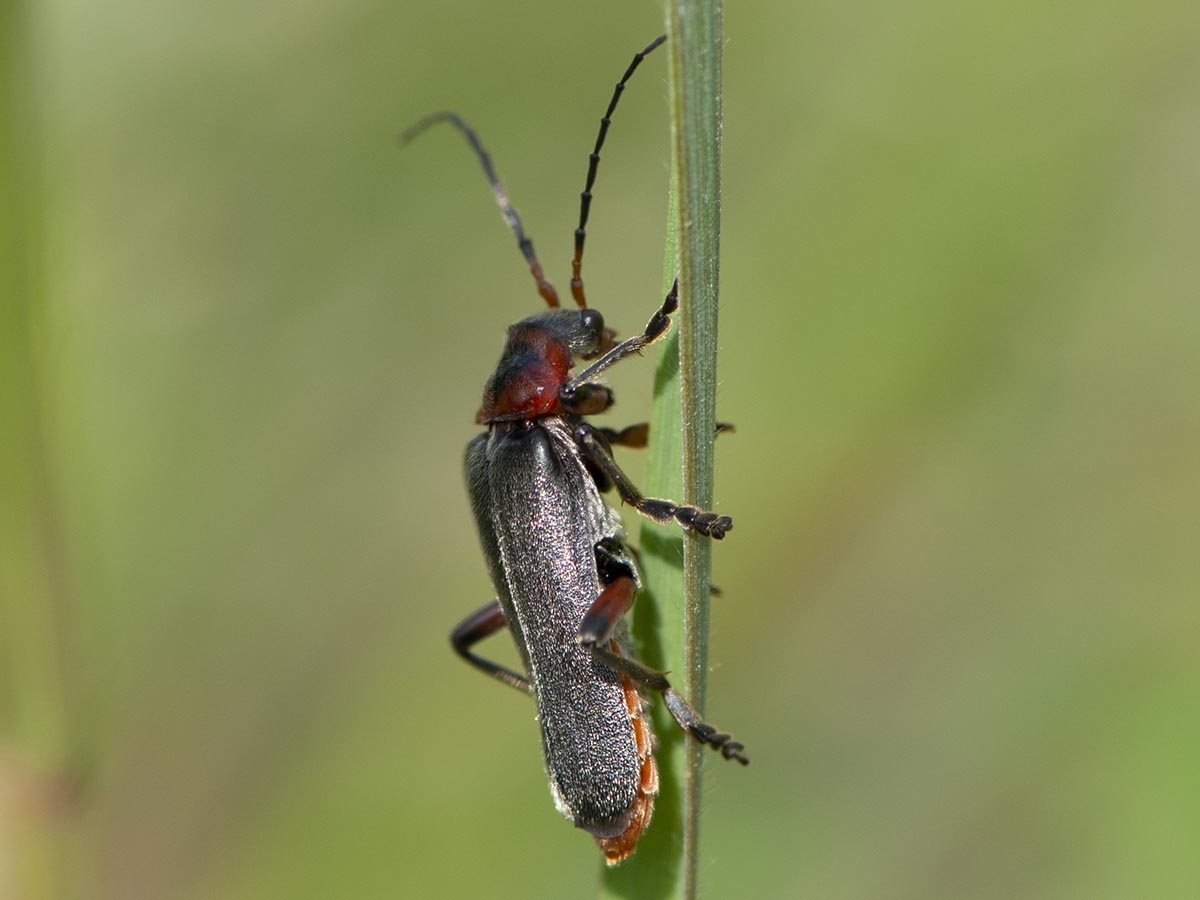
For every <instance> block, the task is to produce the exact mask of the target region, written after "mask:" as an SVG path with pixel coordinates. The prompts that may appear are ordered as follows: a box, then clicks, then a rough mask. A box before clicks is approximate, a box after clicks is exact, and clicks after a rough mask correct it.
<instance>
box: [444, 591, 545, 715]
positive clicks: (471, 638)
mask: <svg viewBox="0 0 1200 900" xmlns="http://www.w3.org/2000/svg"><path fill="white" fill-rule="evenodd" d="M507 627H508V621H507V620H506V619H505V618H504V611H503V610H502V609H501V608H500V601H499V600H492V601H491V602H490V603H485V604H484V605H483V606H481V607H479V609H477V610H475V612H473V613H471V614H470V615H469V616H467V617H466V618H465V619H463V620H462V621H461V622H459V623H458V624H457V625H456V626H454V630H453V631H452V632H450V646H452V647H453V648H454V652H455V653H457V654H458V655H459V656H461V657H462V658H463V659H465V660H466V661H467V662H469V663H470V664H471V665H473V666H474V667H475V668H477V669H479V670H480V671H481V672H484V673H486V674H488V675H491V676H492V677H493V678H495V679H497V680H499V681H502V682H504V683H505V684H507V685H509V686H510V687H514V688H516V689H517V690H518V691H524V692H525V693H526V694H532V693H533V688H532V687H531V686H530V684H529V679H528V678H526V677H525V676H524V675H518V674H517V673H516V672H514V671H513V670H512V669H509V668H507V667H505V666H502V665H500V664H499V663H494V662H492V661H491V660H490V659H484V658H483V657H482V656H476V655H475V654H474V653H472V652H471V648H472V647H473V646H475V644H477V643H479V642H480V641H482V640H483V639H484V638H485V637H489V636H490V635H493V634H495V633H496V632H497V631H499V630H500V629H502V628H507Z"/></svg>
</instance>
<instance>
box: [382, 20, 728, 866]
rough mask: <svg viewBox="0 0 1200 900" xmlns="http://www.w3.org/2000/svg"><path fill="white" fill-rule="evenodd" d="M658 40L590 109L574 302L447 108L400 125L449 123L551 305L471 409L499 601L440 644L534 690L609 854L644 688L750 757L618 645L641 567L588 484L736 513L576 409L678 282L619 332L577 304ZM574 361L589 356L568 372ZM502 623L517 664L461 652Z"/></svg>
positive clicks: (701, 520) (651, 513)
mask: <svg viewBox="0 0 1200 900" xmlns="http://www.w3.org/2000/svg"><path fill="white" fill-rule="evenodd" d="M664 40H665V37H659V38H657V39H655V40H654V41H652V42H651V43H650V44H649V45H648V46H647V47H646V48H645V49H643V50H641V51H640V52H638V53H637V54H635V55H634V57H633V61H632V62H631V63H630V64H629V66H628V68H627V69H626V70H625V73H624V75H622V76H621V79H620V81H618V82H617V85H616V88H615V90H614V91H613V96H612V100H611V101H610V102H609V104H608V109H607V110H606V111H605V113H604V116H603V118H602V119H601V120H600V132H599V134H598V136H597V137H596V143H595V146H594V148H593V149H592V152H591V154H590V156H589V158H588V170H587V181H586V184H585V186H584V189H583V192H582V194H581V196H580V211H579V227H578V228H576V230H575V255H574V258H573V259H572V262H571V295H572V297H573V298H574V299H575V302H576V304H577V305H578V307H579V309H578V310H571V309H560V308H558V307H559V301H558V293H557V292H556V291H555V289H554V287H553V286H552V285H551V284H550V282H549V281H547V280H546V276H545V274H544V273H543V271H542V267H541V265H540V264H539V263H538V260H537V256H536V255H535V253H534V250H533V242H532V241H531V240H530V239H529V238H528V237H527V236H526V235H525V231H524V228H523V227H522V225H521V219H520V217H519V216H518V215H517V211H516V210H515V209H514V208H513V206H512V204H511V203H510V202H509V200H508V194H507V193H506V192H505V190H504V186H503V185H502V184H501V183H500V179H499V177H498V176H497V175H496V171H495V169H494V168H493V166H492V160H491V157H490V156H489V155H488V153H487V151H486V150H484V148H483V145H482V144H481V143H480V141H479V138H478V136H477V135H476V134H475V132H474V131H473V130H472V129H471V128H470V127H469V126H468V125H467V124H466V122H464V121H463V120H462V118H461V117H459V116H458V114H457V113H453V112H438V113H434V114H432V115H429V116H426V117H425V118H424V119H421V120H420V121H419V122H417V123H416V124H415V125H413V126H412V127H411V128H409V129H408V130H407V131H405V132H404V134H403V136H402V137H403V140H404V141H408V140H410V139H411V138H413V137H415V136H416V135H417V134H418V133H420V132H422V131H424V130H425V129H426V128H428V127H429V126H430V125H433V124H435V123H438V122H445V123H447V124H450V125H453V126H454V127H455V128H456V129H458V131H459V132H461V134H462V135H463V137H465V138H466V140H467V142H468V143H469V144H470V145H471V148H472V149H473V150H474V152H475V155H476V156H477V157H478V159H479V162H480V164H481V165H482V166H483V171H484V174H485V175H486V176H487V180H488V184H489V185H490V186H491V189H492V193H493V195H494V196H495V198H496V202H497V204H499V206H500V210H501V212H502V213H503V215H504V220H505V222H506V223H507V225H508V227H509V229H510V230H511V231H512V232H513V234H514V235H515V236H516V239H517V246H518V247H519V248H520V250H521V253H522V255H523V256H524V257H525V261H526V262H527V264H528V265H529V271H530V272H531V273H532V275H533V278H534V281H535V282H536V283H537V289H538V293H539V294H540V295H541V296H542V298H543V299H544V300H545V301H546V303H547V305H548V306H550V307H551V308H550V309H549V310H548V311H546V312H542V313H538V314H536V315H533V316H530V317H528V318H526V319H522V320H521V321H520V322H517V323H516V324H515V325H512V326H510V327H509V329H508V337H507V341H506V342H505V345H504V350H503V352H502V353H501V355H500V362H499V364H498V365H497V367H496V370H495V371H494V372H493V373H492V375H491V377H490V378H489V379H488V382H487V385H486V387H485V388H484V392H483V403H482V405H481V407H480V409H479V412H478V413H477V415H476V417H475V420H476V422H478V423H479V424H481V425H486V426H487V430H486V431H485V432H484V433H482V434H480V435H478V436H477V437H476V438H475V439H474V440H472V441H471V442H470V444H468V446H467V453H466V478H467V488H468V492H469V494H470V498H471V507H472V510H473V512H474V514H475V522H476V525H477V527H478V529H479V537H480V542H481V544H482V545H483V552H484V557H485V559H486V561H487V566H488V571H489V574H490V575H491V579H492V584H493V585H494V587H495V589H496V594H497V597H496V599H495V600H492V601H490V602H488V603H486V604H484V605H483V606H482V607H480V608H479V609H478V610H476V611H475V612H473V613H471V614H470V615H469V616H467V617H466V618H465V619H463V621H462V622H460V623H459V625H458V626H457V627H456V628H455V629H454V631H453V633H452V634H451V637H450V640H451V644H452V645H453V647H454V650H455V651H456V652H457V653H458V654H459V655H460V656H462V657H463V658H464V659H466V660H467V661H468V662H469V663H471V664H472V665H474V666H476V667H477V668H479V669H481V670H482V671H484V672H486V673H487V674H489V675H491V676H493V677H495V678H497V679H498V680H500V681H502V682H504V683H505V684H508V685H511V686H512V687H515V688H517V689H518V690H521V691H525V692H527V693H529V694H531V695H533V698H534V700H535V701H536V703H537V711H538V720H539V722H540V724H541V731H542V748H543V756H544V760H545V765H546V773H547V775H548V777H549V780H550V791H551V793H552V795H553V797H554V802H555V805H556V806H557V807H558V809H559V811H560V812H562V814H563V815H565V816H566V817H567V818H568V819H570V820H571V821H572V822H573V823H574V824H575V825H576V826H578V827H579V828H583V829H585V830H587V831H589V832H591V834H592V835H593V836H594V837H595V839H596V842H597V843H598V844H599V845H600V848H601V849H602V850H603V851H604V855H605V858H606V860H607V861H608V862H609V864H613V863H617V862H620V861H621V860H622V859H624V858H625V857H627V856H628V855H629V854H630V853H632V852H633V850H634V848H635V847H636V845H637V841H638V838H639V836H640V835H641V834H642V832H643V831H645V829H646V826H647V825H648V824H649V821H650V816H651V814H652V812H653V809H654V796H655V794H656V793H657V791H658V769H657V766H656V764H655V761H654V755H653V749H654V747H653V744H654V738H653V735H652V733H651V730H650V726H649V722H648V721H647V719H646V717H645V716H644V715H643V700H642V697H641V693H640V691H641V690H648V691H655V692H658V693H660V694H661V695H662V696H663V699H664V702H665V703H666V706H667V709H668V710H669V711H670V713H671V715H672V716H673V717H674V719H675V721H676V722H678V723H679V725H680V727H682V728H683V729H684V730H685V731H686V732H687V733H689V734H691V735H692V737H694V738H695V739H696V740H698V741H700V742H702V743H705V744H708V745H710V746H712V747H713V748H715V749H716V750H718V751H719V752H720V753H721V754H722V755H724V757H725V758H726V759H735V760H737V761H738V762H740V763H742V764H746V763H747V762H748V760H747V758H746V756H745V755H744V754H743V752H742V750H743V747H742V744H740V743H738V742H737V741H735V740H734V739H733V738H732V737H731V736H730V735H728V734H726V733H724V732H721V731H718V730H717V729H716V728H714V727H712V726H711V725H709V724H707V723H705V722H703V721H702V720H701V718H700V716H699V715H698V714H697V712H696V711H695V710H694V709H693V708H692V707H691V706H690V705H689V704H688V703H687V701H686V700H684V698H683V697H682V696H681V695H680V694H679V693H678V692H677V691H676V690H675V689H674V688H673V687H671V684H670V682H669V681H668V680H667V678H666V676H665V675H664V674H663V673H661V672H657V671H655V670H653V669H651V668H649V667H648V666H646V665H645V664H643V663H642V662H640V661H639V660H638V659H637V658H636V657H634V656H633V655H632V653H631V652H630V646H629V638H628V634H627V632H626V628H625V625H624V620H623V616H624V614H625V613H626V612H627V611H628V610H629V608H630V607H631V606H632V604H633V600H634V597H635V595H636V593H637V589H638V586H639V584H640V578H639V575H638V570H637V566H636V564H635V561H634V557H633V553H632V552H631V550H630V549H629V547H628V546H627V545H626V543H625V536H624V532H623V530H622V527H621V519H620V516H619V515H618V514H617V513H616V511H614V510H613V509H611V508H609V507H608V506H607V505H606V504H605V503H604V501H603V500H602V499H601V497H600V494H601V492H602V491H608V490H610V489H612V488H614V487H615V488H616V489H617V493H618V494H619V495H620V497H621V499H622V500H623V501H624V502H625V503H627V504H629V505H631V506H633V507H634V508H635V509H636V510H637V511H638V512H640V513H642V514H643V515H645V516H648V517H650V518H651V519H654V520H656V521H658V522H672V521H673V522H676V523H678V524H679V525H680V526H682V527H683V528H685V529H688V530H690V531H693V532H695V533H697V534H701V535H707V536H709V537H712V538H717V539H720V538H723V537H724V536H725V534H726V532H728V531H729V530H730V529H731V528H732V527H733V522H732V520H731V519H730V518H729V517H728V516H721V515H717V514H716V513H712V512H706V511H704V510H699V509H696V508H694V507H691V506H682V505H679V504H676V503H674V502H672V501H669V500H657V499H652V498H647V497H644V496H643V495H642V493H641V492H640V491H639V490H638V489H637V487H636V486H634V484H633V482H632V481H630V479H629V478H628V476H626V475H625V473H624V472H623V471H622V470H621V468H620V467H619V466H618V465H617V463H616V461H615V460H614V459H613V456H612V447H613V445H620V446H626V447H644V446H645V445H646V441H647V437H648V427H647V426H646V425H645V424H641V425H633V426H630V427H628V428H625V429H622V430H619V431H618V430H614V429H610V428H601V427H596V426H594V425H591V424H589V423H588V422H587V421H586V419H585V416H590V415H594V414H596V413H601V412H604V411H605V410H606V409H608V407H609V406H611V405H612V402H613V395H612V391H611V390H610V389H609V388H608V387H607V386H605V385H604V384H602V383H601V382H599V381H598V380H597V379H598V377H599V376H600V375H601V373H603V372H604V371H605V370H606V369H608V368H609V367H610V366H612V365H614V364H615V363H617V362H619V361H620V360H622V359H625V358H626V357H627V356H630V355H632V354H635V353H639V352H640V351H641V350H642V349H644V348H645V347H646V346H648V345H649V344H651V343H653V342H654V341H655V340H657V339H658V338H660V337H662V335H663V334H665V333H666V331H667V329H668V328H669V327H670V324H671V322H670V316H671V313H673V312H674V311H675V310H676V308H677V306H678V281H676V283H675V285H674V286H672V288H671V290H670V291H669V292H668V293H667V296H666V298H665V299H664V300H663V302H662V305H661V306H660V307H659V308H658V309H657V310H656V311H655V312H654V314H653V315H652V316H651V317H650V321H649V322H648V323H647V324H646V327H645V329H644V330H643V331H642V333H641V334H638V335H636V336H634V337H631V338H628V339H626V340H624V341H620V342H617V341H615V335H614V334H613V332H612V331H610V330H609V329H606V328H605V327H604V319H603V317H602V316H601V315H600V313H598V312H596V311H595V310H594V309H590V308H588V305H587V300H586V297H585V294H584V287H583V278H582V275H581V270H582V264H583V245H584V238H585V228H586V227H587V220H588V212H589V209H590V207H591V201H592V187H593V186H594V184H595V180H596V172H597V168H598V166H599V162H600V149H601V147H602V146H603V144H604V139H605V136H606V135H607V133H608V128H609V125H610V124H611V121H612V114H613V111H614V110H615V109H616V107H617V102H618V101H619V100H620V98H621V93H622V92H623V91H624V89H625V85H626V83H627V82H628V81H629V79H630V77H631V76H632V75H633V73H634V71H636V70H637V68H638V66H639V65H641V62H642V60H643V59H644V58H645V57H646V55H647V54H649V53H650V52H651V51H653V50H654V49H655V48H656V47H658V46H659V45H660V44H662V42H663V41H664ZM576 359H583V360H594V361H592V362H591V363H590V365H588V366H587V367H586V368H584V369H583V371H581V372H579V373H578V374H576V375H571V374H570V370H571V368H572V367H573V365H574V361H575V360H576ZM505 627H507V628H508V629H509V631H510V632H511V633H512V636H513V639H514V641H515V642H516V645H517V650H518V652H519V654H520V656H521V660H522V662H523V663H524V672H516V671H513V670H512V669H509V668H507V667H505V666H502V665H500V664H498V663H495V662H492V661H490V660H487V659H484V658H482V657H480V656H476V655H475V654H474V653H473V652H472V650H471V648H472V647H473V646H474V645H475V644H476V643H478V642H479V641H481V640H482V639H483V638H485V637H487V636H489V635H491V634H494V633H495V632H497V631H499V630H500V629H502V628H505Z"/></svg>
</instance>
